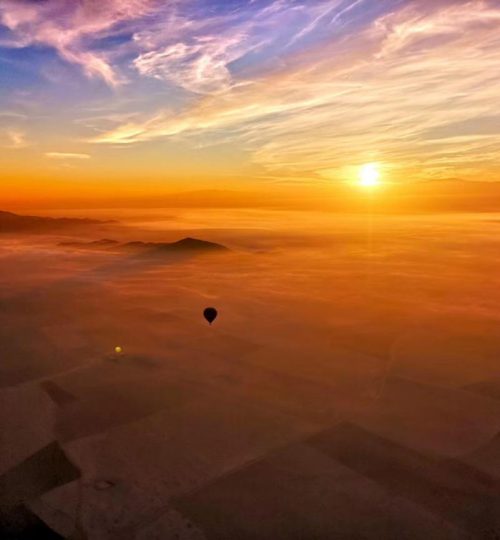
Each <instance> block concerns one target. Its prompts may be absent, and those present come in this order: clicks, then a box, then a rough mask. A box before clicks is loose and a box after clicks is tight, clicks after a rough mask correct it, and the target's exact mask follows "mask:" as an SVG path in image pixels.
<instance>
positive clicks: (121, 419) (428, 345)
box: [0, 210, 500, 539]
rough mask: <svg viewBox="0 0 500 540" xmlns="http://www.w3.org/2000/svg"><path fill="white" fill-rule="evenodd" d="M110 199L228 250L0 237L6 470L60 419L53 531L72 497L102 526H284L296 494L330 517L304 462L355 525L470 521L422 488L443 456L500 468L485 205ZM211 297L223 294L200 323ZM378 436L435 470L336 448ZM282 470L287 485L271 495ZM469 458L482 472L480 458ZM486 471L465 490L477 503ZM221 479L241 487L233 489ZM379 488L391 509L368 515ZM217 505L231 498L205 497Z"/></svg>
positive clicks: (207, 533) (205, 534)
mask: <svg viewBox="0 0 500 540" xmlns="http://www.w3.org/2000/svg"><path fill="white" fill-rule="evenodd" d="M98 217H99V219H101V218H103V217H106V218H111V217H113V216H109V215H108V216H98ZM119 219H120V223H119V224H115V225H113V226H108V229H107V230H106V237H110V238H114V239H116V240H117V241H119V242H129V241H138V240H140V241H144V242H173V241H177V240H179V239H182V238H185V237H187V236H189V237H195V238H199V239H203V240H206V241H209V242H216V243H217V244H221V245H223V246H227V247H229V248H230V251H227V252H223V253H201V254H200V253H197V254H195V255H194V256H189V257H183V258H180V259H179V258H177V257H168V256H167V257H165V258H161V259H160V260H158V259H155V260H142V259H137V258H133V260H131V258H130V255H129V254H128V253H124V252H123V251H120V250H116V249H113V248H110V249H106V250H92V249H81V246H79V245H76V246H73V247H72V246H71V245H69V244H71V242H93V241H95V240H99V239H100V238H101V237H99V236H97V237H96V236H94V235H93V234H91V233H90V232H86V233H85V234H84V235H81V236H78V237H73V236H71V235H69V234H58V235H44V236H40V235H37V236H36V237H32V236H16V235H5V236H4V237H2V239H1V240H2V242H1V245H0V291H1V293H0V346H1V351H2V354H1V356H2V365H1V367H0V399H1V400H2V403H3V407H2V408H1V410H2V413H1V414H2V416H1V417H0V432H1V433H2V441H1V444H2V448H4V449H6V451H5V452H2V453H1V456H0V468H1V469H0V472H1V473H2V474H4V473H6V472H7V471H10V470H11V469H12V468H13V467H15V466H17V465H18V464H19V463H20V462H22V461H23V460H24V459H26V458H28V457H29V456H31V455H33V454H35V453H36V452H37V451H39V450H40V449H42V448H44V447H45V446H47V445H49V444H51V443H52V442H53V441H57V442H58V443H59V444H60V445H61V447H62V448H63V449H64V451H65V452H66V454H67V456H68V458H69V459H70V460H71V461H72V462H73V463H74V464H75V465H76V466H77V467H78V468H79V470H80V471H81V474H82V480H81V481H77V482H75V481H73V480H72V479H71V480H68V482H67V484H66V485H64V486H62V487H58V488H56V489H52V490H50V491H49V490H48V491H47V493H45V494H43V495H40V496H39V497H38V498H37V499H36V500H35V501H30V504H31V507H30V508H31V510H30V511H32V512H35V513H36V515H38V516H39V517H40V518H41V519H43V520H44V522H45V523H47V524H48V525H49V526H51V527H52V528H53V529H54V530H57V531H58V532H59V533H60V534H73V533H74V530H75V527H76V525H75V523H76V522H75V519H76V518H75V515H76V513H77V511H78V512H80V517H79V519H80V525H81V526H82V527H83V528H84V529H85V530H86V531H87V534H89V535H90V536H89V537H90V538H99V539H100V538H116V537H120V538H126V536H125V535H126V534H137V535H139V536H137V537H138V538H166V537H170V536H168V535H173V534H174V533H175V534H178V535H179V538H217V539H219V538H237V537H238V538H271V537H272V538H277V539H279V538H287V537H289V536H286V534H285V533H284V532H283V531H282V529H280V527H282V526H283V524H280V523H276V522H275V520H276V519H277V518H276V515H283V514H287V513H288V514H287V515H289V514H290V512H291V513H292V514H295V515H297V518H296V519H297V523H296V524H295V529H296V530H302V531H305V533H304V534H306V537H307V535H308V534H309V535H312V534H313V533H314V534H316V536H314V537H317V538H325V539H326V538H330V537H331V536H328V534H331V532H332V530H335V527H337V526H338V521H337V522H335V521H334V522H330V521H329V519H331V518H328V519H327V518H326V517H325V516H326V514H325V515H323V514H321V511H320V509H318V504H317V502H318V501H317V495H314V493H315V490H316V489H317V488H316V487H315V486H316V484H315V483H314V482H312V481H311V482H312V483H310V484H309V483H305V484H301V483H300V482H305V481H306V480H305V479H306V478H316V477H317V476H318V475H320V476H324V475H326V476H324V480H323V481H322V482H323V484H324V485H323V484H322V485H323V487H322V488H321V489H324V490H325V493H329V496H331V497H332V500H334V501H337V500H338V504H341V500H342V497H341V496H340V493H339V491H338V490H339V489H345V490H347V492H348V493H349V496H350V497H352V500H353V501H354V502H353V507H352V508H353V509H352V510H351V511H352V512H353V516H354V513H356V512H355V511H358V512H359V511H363V512H365V514H364V515H365V516H367V518H366V521H363V520H360V524H358V525H356V527H359V529H357V532H358V533H359V534H365V535H367V536H366V537H372V538H377V537H378V538H381V537H384V538H398V537H397V531H398V530H399V527H401V526H403V525H404V526H407V527H413V528H414V529H415V531H417V533H416V536H415V537H416V538H420V537H424V535H431V536H432V535H434V537H435V538H452V537H453V538H461V537H465V534H466V533H467V534H468V533H470V532H472V533H474V534H477V533H478V531H479V532H481V531H480V530H479V529H480V527H481V526H480V525H479V524H478V523H476V522H475V521H474V519H473V518H472V517H470V518H469V517H467V516H468V514H467V512H465V511H464V513H462V514H461V513H459V514H456V513H455V514H454V513H453V512H451V510H450V509H449V508H448V506H446V505H447V504H448V503H445V502H443V501H442V500H441V499H439V497H438V496H436V497H437V498H436V497H435V498H433V499H432V500H431V501H430V502H426V501H427V499H428V497H426V495H425V493H426V489H427V488H429V489H430V490H431V491H432V490H433V489H434V490H437V491H438V493H439V490H440V489H443V490H446V486H447V485H448V484H447V482H448V481H449V482H450V485H451V484H453V482H455V481H456V474H455V473H456V471H455V469H453V467H451V468H450V466H448V465H446V467H447V468H445V469H442V468H441V465H440V463H441V462H440V461H437V462H435V461H433V460H436V459H448V460H450V459H458V460H460V463H462V464H463V466H464V467H465V466H467V467H473V468H474V470H476V469H477V470H480V471H481V474H484V475H487V478H490V479H491V478H495V477H496V476H499V475H500V462H499V460H498V459H496V460H495V458H494V457H491V456H494V455H495V452H494V450H492V449H491V445H493V448H497V449H498V448H499V447H498V439H497V438H496V437H497V435H498V434H499V433H500V400H499V399H498V396H500V392H499V393H498V394H495V389H496V388H499V387H500V383H499V382H498V381H499V380H500V379H499V378H500V364H499V362H498V357H499V353H500V336H499V334H498V331H497V329H498V324H499V323H500V310H499V309H498V305H499V299H500V298H499V296H500V292H499V291H500V287H499V285H500V277H499V276H498V273H497V272H495V268H496V267H497V265H498V263H499V258H500V249H499V248H500V235H499V232H500V221H499V220H498V219H497V216H495V215H485V214H482V215H471V214H470V215H465V214H464V215H453V216H437V215H436V216H425V217H419V218H416V217H395V216H393V217H382V216H348V215H346V216H339V215H332V214H327V213H307V212H282V211H276V212H272V211H246V210H242V211H229V210H227V211H219V212H215V211H198V210H189V211H187V210H184V211H179V212H177V213H174V214H172V212H169V215H167V216H163V215H161V213H158V214H154V213H149V214H148V213H146V212H141V213H139V212H137V213H136V214H135V215H129V216H127V215H125V214H121V215H120V216H119ZM61 242H63V243H66V245H65V246H61V245H59V244H60V243H61ZM68 243H69V244H68ZM206 306H215V307H217V309H218V310H219V318H218V319H217V320H216V322H215V323H214V325H213V326H212V327H209V326H208V325H207V323H206V321H205V320H204V319H203V317H202V311H203V309H204V308H205V307H206ZM116 346H120V347H122V348H123V353H121V354H115V353H114V348H115V347H116ZM346 425H347V426H348V427H347V428H346V427H345V426H346ZM339 426H344V427H339ZM352 426H354V427H352ZM339 429H340V431H338V430H339ZM332 430H333V431H332ZM320 433H323V435H322V436H321V437H320V439H315V438H314V437H315V436H316V435H317V434H320ZM318 436H319V435H318ZM311 437H312V439H311ZM373 437H376V439H373ZM377 437H378V438H377ZM379 438H381V440H380V439H379ZM318 441H319V442H318ZM325 441H326V442H325ZM374 441H375V442H374ZM325 445H326V446H325ZM374 445H375V447H376V448H377V455H378V456H385V458H387V459H389V460H391V459H393V457H394V456H396V455H398V456H400V459H401V460H402V463H403V464H405V465H402V469H401V470H400V472H399V473H395V474H397V475H399V476H398V478H400V479H401V478H403V479H404V478H407V477H406V476H405V475H410V476H411V474H413V473H411V474H410V469H411V467H410V465H409V464H410V463H412V460H414V459H416V458H415V456H414V453H417V454H418V456H420V457H419V458H418V459H420V460H422V463H423V465H422V470H426V471H427V470H429V471H430V472H429V473H428V476H427V478H430V477H433V478H434V477H436V478H438V477H439V478H440V480H439V482H442V483H441V484H439V486H438V487H436V486H434V487H432V486H431V487H429V486H427V484H426V486H427V487H425V489H424V488H422V491H421V496H420V495H419V496H418V497H417V496H415V497H416V498H415V497H413V496H412V495H411V494H408V493H406V492H404V489H403V485H402V484H401V486H400V484H398V482H397V481H396V480H395V479H394V478H388V477H383V478H381V477H380V475H378V473H377V474H375V472H373V473H372V472H370V471H369V470H365V469H364V468H363V466H362V465H361V464H359V463H358V462H356V463H354V462H353V463H351V462H347V461H345V460H344V458H343V457H342V456H344V454H343V453H342V451H341V450H340V448H344V447H346V448H350V450H349V453H352V452H354V450H353V448H355V449H356V450H355V451H356V452H361V454H362V455H366V454H368V453H370V452H371V450H370V449H371V448H374ZM394 445H396V446H394ZM495 445H496V446H495ZM402 449H403V450H402ZM276 452H278V454H276ZM398 452H399V453H398ZM401 452H402V453H401ZM484 455H487V456H490V457H489V458H488V459H485V458H484ZM401 456H402V457H401ZM385 458H384V459H385ZM373 459H374V460H375V461H376V459H379V458H376V459H375V458H373ZM380 459H382V457H380ZM398 459H399V458H398ZM249 463H253V464H254V465H252V467H253V468H250V469H246V468H245V467H246V466H247V465H248V464H249ZM278 463H282V467H281V468H279V467H278V469H276V467H277V466H278V465H277V464H278ZM374 463H375V462H374ZM436 463H437V464H436ZM373 466H374V467H375V469H377V468H378V465H373ZM283 467H284V468H283ZM344 467H347V468H348V469H345V468H344ZM301 468H303V470H304V474H303V476H302V477H301V478H302V480H299V479H298V478H295V479H294V476H293V475H291V472H290V471H293V470H299V469H300V470H302V469H301ZM285 469H286V471H287V472H286V474H285V472H284V471H285ZM347 470H349V471H350V472H349V475H351V476H349V475H348V477H349V478H348V479H347V480H346V482H347V483H346V484H345V485H344V484H342V481H343V480H342V479H344V480H345V479H346V478H347V477H346V476H345V475H346V474H347V473H346V472H345V471H347ZM377 470H378V469H377ZM276 471H279V472H276ZM342 471H344V472H342ZM435 471H438V472H435ZM443 471H444V472H443ZM454 471H455V472H454ZM274 474H276V475H277V476H276V479H277V480H276V481H277V482H282V485H284V486H288V488H287V492H288V495H287V496H285V497H283V495H279V494H278V493H276V494H275V497H272V498H271V499H272V500H271V499H269V498H268V499H266V497H265V496H264V493H266V492H268V490H269V489H270V484H269V482H271V481H270V480H268V479H269V478H272V477H273V475H274ZM426 474H427V473H426ZM478 474H479V473H478ZM283 475H285V476H283ZM440 475H441V476H440ZM410 476H408V478H409V477H410ZM465 477H466V479H468V478H469V477H470V478H471V479H470V485H469V484H467V486H466V488H464V489H465V490H466V491H467V490H469V489H470V490H472V491H474V489H476V488H475V487H473V486H472V483H473V480H472V478H473V477H474V474H473V473H470V475H469V473H467V474H466V475H465ZM224 478H226V479H227V480H224ZM369 479H370V482H372V481H375V482H378V483H379V484H377V485H380V486H382V487H383V488H384V489H386V490H387V489H389V492H390V495H388V494H387V492H386V491H383V490H379V491H377V489H375V488H374V487H373V486H374V485H375V484H369V482H368V480H369ZM464 481H465V480H464ZM466 481H467V482H469V480H466ZM99 482H101V483H99ZM102 482H106V483H105V484H102ZM297 482H299V484H296V483H297ZM401 482H403V481H402V480H401ZM426 482H427V480H426ZM436 482H437V480H436ZM439 482H438V483H439ZM271 483H272V482H271ZM403 484H404V482H403ZM339 485H341V486H344V487H342V488H339V487H334V486H339ZM368 485H370V486H372V487H370V491H369V493H370V495H368V496H366V497H364V498H363V497H361V496H360V493H361V492H363V490H365V489H368V487H367V486H368ZM429 485H430V484H429ZM96 486H97V487H96ZM98 486H101V487H102V489H100V488H99V487H98ZM103 486H106V487H103ZM256 486H260V487H259V488H258V489H262V493H261V492H260V491H258V489H257V487H256ZM363 486H364V487H363ZM471 486H472V487H471ZM318 489H319V488H318ZM481 489H482V488H481ZM481 489H479V488H477V489H476V499H477V500H476V499H475V504H478V505H479V506H480V507H481V508H483V507H482V506H481V505H486V506H485V507H487V508H488V509H489V510H491V509H492V506H491V505H492V504H493V503H492V502H491V498H489V497H490V496H489V495H487V494H483V493H482V491H481ZM82 490H83V495H82ZM255 490H257V491H255ZM391 490H392V491H391ZM401 490H403V491H401ZM478 490H479V491H478ZM231 493H232V494H233V495H234V494H239V496H240V497H242V499H241V500H239V505H238V504H237V505H236V507H235V506H234V504H236V503H233V502H231V500H232V499H234V497H231ZM259 493H260V495H259ZM393 496H394V497H396V499H391V498H390V497H393ZM82 497H83V499H82ZM269 497H270V496H269ZM360 497H361V498H360ZM301 498H303V499H304V506H303V511H302V512H301V510H300V504H299V501H300V500H301ZM230 499H231V500H230ZM281 499H283V500H281ZM82 500H83V503H82ZM259 500H261V501H264V500H266V501H267V502H266V504H267V505H268V506H267V509H268V510H266V511H265V512H264V510H263V508H264V507H263V506H262V505H263V504H264V503H263V502H261V503H259V502H258V501H259ZM443 500H445V499H443ZM277 501H280V502H279V503H278V502H277ZM391 501H392V502H391ZM394 501H397V502H394ZM391 504H397V505H399V506H398V508H399V510H398V511H397V512H394V513H392V514H391V515H390V516H389V514H387V515H386V516H385V518H386V521H385V522H384V523H382V521H383V520H382V521H381V519H382V518H381V517H380V516H384V515H385V514H384V512H385V511H384V510H381V509H382V508H386V509H387V508H388V506H390V505H391ZM453 504H455V505H459V506H460V504H462V502H460V501H459V502H457V501H455V503H453ZM273 505H278V507H279V508H278V507H276V508H275V509H274V511H273V512H270V511H269V508H272V507H273ZM297 505H298V506H297ZM429 505H431V506H429ZM443 505H444V506H443ZM464 507H465V506H464ZM368 508H369V510H368ZM377 508H378V510H377ZM78 509H79V510H78ZM344 510H345V512H348V511H349V510H348V509H347V508H345V509H344ZM495 511H496V510H495ZM228 512H229V513H231V514H232V515H233V514H234V515H235V516H239V518H238V519H236V518H235V519H234V520H233V519H230V520H229V519H228V520H227V522H226V521H225V518H224V519H222V518H220V520H218V519H217V518H216V516H218V515H219V514H220V515H221V516H223V515H228ZM256 512H257V513H260V512H264V514H262V515H263V518H262V523H256V522H255V520H254V519H253V518H251V517H250V516H254V515H255V513H256ZM280 513H281V514H280ZM330 513H331V512H330ZM488 515H489V514H488ZM492 515H493V514H492ZM214 516H215V517H214ZM375 516H379V517H375ZM436 516H437V518H436ZM464 516H465V517H464ZM438 518H439V519H438ZM440 518H442V520H441V521H440ZM332 519H333V518H332ZM488 519H489V518H488ZM221 520H222V521H221ZM387 520H389V522H390V523H391V525H390V526H389V525H388V524H387V523H388V522H387ZM443 520H444V521H443ZM357 521H358V520H357V519H354V517H353V519H352V521H351V522H350V523H354V522H357ZM222 522H224V523H226V525H224V526H223V525H221V523H222ZM348 522H349V520H347V522H346V523H348ZM242 523H243V524H242ZM488 526H490V527H493V528H495V527H496V525H495V524H493V525H492V524H491V523H489V525H488ZM224 527H226V528H224ZM239 527H240V528H242V529H239ZM345 527H347V528H346V529H345V531H347V530H348V525H345ZM387 527H388V528H387ZM238 531H239V532H238ZM241 531H243V532H241ZM280 531H281V532H280ZM288 532H289V533H290V531H288ZM351 532H352V531H351ZM120 534H121V535H122V536H120ZM238 534H239V536H238ZM346 534H347V532H346ZM419 534H420V535H421V536H419ZM113 535H114V536H113ZM117 535H118V536H117ZM155 535H156V536H155ZM162 535H163V536H162ZM266 535H267V536H266ZM377 535H378V536H377ZM462 535H464V536H462ZM310 537H313V536H310Z"/></svg>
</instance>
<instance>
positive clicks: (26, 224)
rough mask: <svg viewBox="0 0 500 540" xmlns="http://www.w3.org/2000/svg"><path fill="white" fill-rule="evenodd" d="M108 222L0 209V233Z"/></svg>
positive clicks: (56, 228) (41, 230)
mask: <svg viewBox="0 0 500 540" xmlns="http://www.w3.org/2000/svg"><path fill="white" fill-rule="evenodd" d="M103 223H109V222H106V221H97V220H93V219H79V218H50V217H38V216H21V215H19V214H13V213H12V212H4V211H1V210H0V233H9V232H47V231H55V230H61V229H66V228H71V227H81V226H87V225H100V224H103Z"/></svg>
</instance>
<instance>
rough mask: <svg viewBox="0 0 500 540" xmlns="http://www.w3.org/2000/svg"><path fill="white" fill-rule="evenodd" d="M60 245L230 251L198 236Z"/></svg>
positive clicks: (169, 251)
mask: <svg viewBox="0 0 500 540" xmlns="http://www.w3.org/2000/svg"><path fill="white" fill-rule="evenodd" d="M59 245H60V246H64V247H76V248H87V249H108V248H114V249H119V250H123V251H128V252H131V253H135V254H139V255H162V254H172V253H188V252H189V253H193V252H207V251H210V252H216V251H229V250H228V248H227V247H226V246H223V245H222V244H216V243H215V242H207V241H206V240H199V239H198V238H189V237H188V238H183V239H182V240H178V241H177V242H126V243H120V242H117V241H116V240H110V239H109V238H103V239H101V240H94V241H92V242H61V243H60V244H59Z"/></svg>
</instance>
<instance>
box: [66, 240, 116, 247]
mask: <svg viewBox="0 0 500 540" xmlns="http://www.w3.org/2000/svg"><path fill="white" fill-rule="evenodd" d="M118 243H119V242H118V241H117V240H110V239H109V238H103V239H102V240H93V241H92V242H60V243H59V245H60V246H64V247H79V248H108V247H111V246H116V245H117V244H118Z"/></svg>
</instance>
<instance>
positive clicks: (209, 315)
mask: <svg viewBox="0 0 500 540" xmlns="http://www.w3.org/2000/svg"><path fill="white" fill-rule="evenodd" d="M217 315H218V313H217V310H216V309H215V308H213V307H207V308H206V309H205V310H204V311H203V316H204V317H205V319H206V320H207V321H208V322H209V324H212V323H213V322H214V321H215V319H216V318H217Z"/></svg>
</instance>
